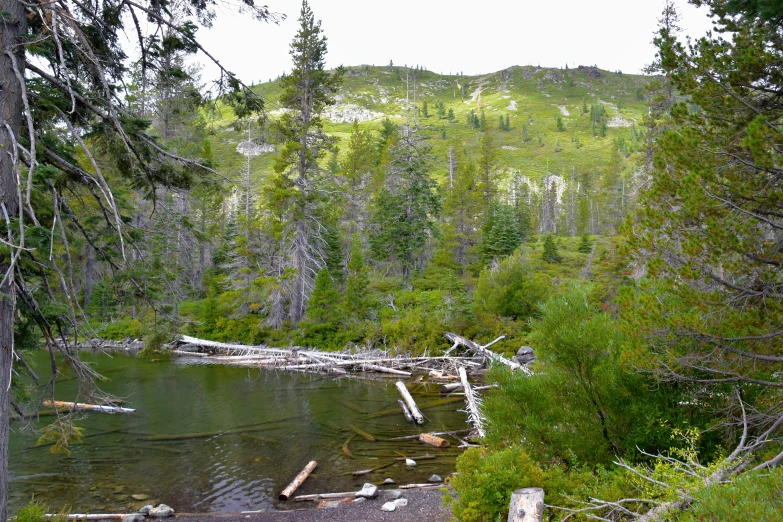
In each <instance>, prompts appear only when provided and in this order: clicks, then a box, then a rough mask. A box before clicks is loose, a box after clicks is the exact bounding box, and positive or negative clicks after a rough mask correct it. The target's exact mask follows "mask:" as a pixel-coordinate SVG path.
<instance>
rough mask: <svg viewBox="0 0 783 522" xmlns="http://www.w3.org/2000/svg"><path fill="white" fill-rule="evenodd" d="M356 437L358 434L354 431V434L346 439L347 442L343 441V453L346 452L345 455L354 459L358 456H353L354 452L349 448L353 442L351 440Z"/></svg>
mask: <svg viewBox="0 0 783 522" xmlns="http://www.w3.org/2000/svg"><path fill="white" fill-rule="evenodd" d="M355 438H356V434H355V433H354V434H353V435H351V436H350V437H348V440H346V441H345V442H343V453H345V456H346V457H350V458H352V459H354V458H356V457H354V456H353V453H351V450H350V449H349V448H348V444H350V443H351V441H352V440H353V439H355Z"/></svg>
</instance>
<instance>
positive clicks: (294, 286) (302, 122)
mask: <svg viewBox="0 0 783 522" xmlns="http://www.w3.org/2000/svg"><path fill="white" fill-rule="evenodd" d="M326 52H327V50H326V37H325V36H323V35H322V31H321V23H320V21H319V22H316V21H315V17H314V15H313V12H312V10H311V9H310V6H309V4H308V3H307V1H306V0H305V1H303V2H302V9H301V12H300V17H299V29H298V31H297V34H296V36H295V37H294V40H293V42H291V50H290V54H291V57H292V59H293V62H294V68H293V70H292V71H291V73H290V74H288V75H286V76H284V77H283V78H282V79H281V80H280V86H281V87H282V89H283V94H282V95H281V98H280V105H281V106H282V107H285V108H286V109H288V111H287V112H285V113H284V114H283V115H282V116H281V117H280V119H279V120H278V121H277V122H275V129H276V131H277V132H278V133H279V135H280V136H282V139H283V141H284V144H283V146H282V148H281V151H280V154H279V156H278V157H277V159H276V162H275V172H276V173H277V174H278V175H279V176H280V186H279V190H278V191H277V196H278V199H277V202H278V205H280V207H279V209H278V211H279V212H280V215H281V218H282V219H283V221H284V222H285V224H286V226H287V228H288V229H289V230H288V233H287V238H290V239H288V240H289V241H290V259H289V260H288V263H290V266H291V267H292V268H293V271H294V274H293V281H292V282H291V290H290V294H289V295H290V302H289V308H288V318H289V320H290V321H291V323H293V324H296V323H298V322H299V321H300V320H301V319H302V318H303V317H304V314H305V310H306V307H307V300H308V298H309V295H310V292H312V290H313V284H314V279H315V274H316V273H317V272H318V271H319V270H320V269H321V268H322V267H323V266H324V262H325V259H324V248H325V239H324V237H323V234H322V233H323V230H324V229H323V227H324V224H323V208H322V205H323V194H322V192H321V191H320V190H319V185H322V184H323V183H326V182H327V180H326V175H327V173H326V171H325V170H324V169H322V168H321V166H320V165H319V163H318V162H319V160H320V159H321V157H322V155H323V154H324V153H325V152H327V151H328V150H329V149H330V147H331V146H332V143H333V140H332V139H330V138H329V137H328V136H327V135H326V134H325V133H324V132H323V125H322V122H321V116H320V114H321V111H322V110H323V109H324V107H326V106H328V105H331V104H332V103H334V101H333V96H334V93H335V92H336V90H337V87H338V86H339V84H340V81H341V77H342V69H337V70H336V71H335V72H328V71H327V70H326V68H325V60H326Z"/></svg>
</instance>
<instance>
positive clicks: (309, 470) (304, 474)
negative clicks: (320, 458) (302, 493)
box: [278, 460, 318, 500]
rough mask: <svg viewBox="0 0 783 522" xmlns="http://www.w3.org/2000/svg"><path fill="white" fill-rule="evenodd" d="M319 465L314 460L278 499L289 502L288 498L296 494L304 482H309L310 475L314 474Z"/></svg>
mask: <svg viewBox="0 0 783 522" xmlns="http://www.w3.org/2000/svg"><path fill="white" fill-rule="evenodd" d="M317 465H318V463H317V462H316V461H314V460H311V461H310V462H309V463H308V464H307V466H305V468H304V469H303V470H302V471H300V472H299V474H298V475H297V476H296V477H295V478H294V480H292V481H291V483H290V484H289V485H288V487H287V488H285V489H284V490H283V492H282V493H280V496H279V497H278V498H279V499H280V500H288V498H289V497H290V496H291V495H293V494H294V491H296V489H297V488H298V487H299V486H301V485H302V482H304V481H305V480H307V477H309V476H310V473H312V472H313V470H314V469H315V467H316V466H317Z"/></svg>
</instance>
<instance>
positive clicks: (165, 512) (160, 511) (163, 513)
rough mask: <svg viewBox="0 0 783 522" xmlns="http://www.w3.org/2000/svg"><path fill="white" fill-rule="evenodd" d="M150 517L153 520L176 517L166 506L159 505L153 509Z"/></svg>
mask: <svg viewBox="0 0 783 522" xmlns="http://www.w3.org/2000/svg"><path fill="white" fill-rule="evenodd" d="M150 516H151V517H153V518H166V517H171V516H174V510H173V509H172V508H170V507H169V506H167V505H166V504H159V505H158V507H154V508H152V511H150Z"/></svg>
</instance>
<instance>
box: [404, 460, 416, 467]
mask: <svg viewBox="0 0 783 522" xmlns="http://www.w3.org/2000/svg"><path fill="white" fill-rule="evenodd" d="M405 465H406V466H415V465H416V461H415V460H411V459H405Z"/></svg>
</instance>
